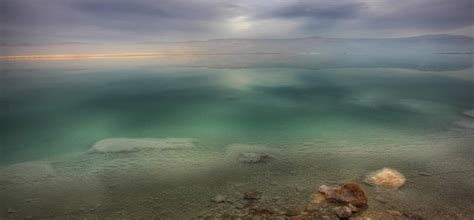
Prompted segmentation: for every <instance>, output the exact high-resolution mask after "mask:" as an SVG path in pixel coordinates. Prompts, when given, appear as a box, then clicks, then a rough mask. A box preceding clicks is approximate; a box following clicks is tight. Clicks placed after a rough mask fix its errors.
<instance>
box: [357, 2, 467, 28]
mask: <svg viewBox="0 0 474 220" xmlns="http://www.w3.org/2000/svg"><path fill="white" fill-rule="evenodd" d="M399 3H400V4H399V5H400V6H398V7H397V5H394V9H395V10H390V8H386V7H389V5H383V6H380V7H379V8H378V9H379V10H381V11H386V12H385V13H381V14H379V15H377V16H374V17H370V16H369V17H366V18H365V19H366V22H367V23H368V24H369V25H372V26H374V27H390V28H401V29H403V28H420V29H430V30H446V29H455V28H460V27H466V26H471V25H473V24H474V1H472V0H417V1H409V0H403V1H400V2H399Z"/></svg>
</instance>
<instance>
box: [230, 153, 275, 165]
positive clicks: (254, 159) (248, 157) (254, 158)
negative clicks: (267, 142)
mask: <svg viewBox="0 0 474 220" xmlns="http://www.w3.org/2000/svg"><path fill="white" fill-rule="evenodd" d="M272 158H273V157H272V156H270V155H268V154H265V153H254V152H245V153H240V154H239V157H238V160H239V162H241V163H267V162H269V161H270V160H271V159H272Z"/></svg>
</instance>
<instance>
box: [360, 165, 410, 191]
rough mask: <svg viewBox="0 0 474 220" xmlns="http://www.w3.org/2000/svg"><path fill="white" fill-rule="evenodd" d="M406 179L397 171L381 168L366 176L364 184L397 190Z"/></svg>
mask: <svg viewBox="0 0 474 220" xmlns="http://www.w3.org/2000/svg"><path fill="white" fill-rule="evenodd" d="M406 181H407V179H406V178H405V177H404V176H403V175H402V174H401V173H400V172H398V171H396V170H394V169H390V168H383V169H380V170H377V171H375V172H373V173H370V174H369V175H367V178H366V179H365V182H366V183H368V184H370V185H374V186H381V187H384V188H387V189H398V188H400V187H401V186H403V184H405V182H406Z"/></svg>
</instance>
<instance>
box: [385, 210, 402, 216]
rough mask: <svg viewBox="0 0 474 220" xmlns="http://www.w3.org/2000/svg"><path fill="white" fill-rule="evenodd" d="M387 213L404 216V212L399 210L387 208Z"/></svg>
mask: <svg viewBox="0 0 474 220" xmlns="http://www.w3.org/2000/svg"><path fill="white" fill-rule="evenodd" d="M387 213H388V214H390V215H393V216H402V213H401V212H399V211H397V210H387Z"/></svg>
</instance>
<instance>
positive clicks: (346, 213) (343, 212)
mask: <svg viewBox="0 0 474 220" xmlns="http://www.w3.org/2000/svg"><path fill="white" fill-rule="evenodd" d="M332 211H333V212H334V213H336V215H337V217H339V218H341V219H347V218H349V217H351V215H352V210H351V208H349V207H347V206H340V207H335V208H333V209H332Z"/></svg>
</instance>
